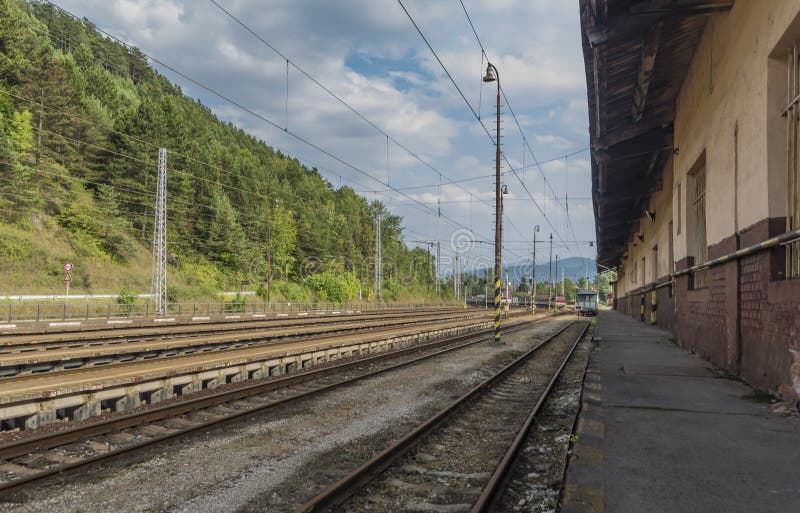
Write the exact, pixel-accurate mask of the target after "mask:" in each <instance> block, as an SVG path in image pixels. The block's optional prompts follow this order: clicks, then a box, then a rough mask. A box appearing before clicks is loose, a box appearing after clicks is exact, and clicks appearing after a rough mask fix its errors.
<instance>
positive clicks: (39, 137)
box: [36, 89, 44, 166]
mask: <svg viewBox="0 0 800 513" xmlns="http://www.w3.org/2000/svg"><path fill="white" fill-rule="evenodd" d="M43 103H44V89H42V90H41V93H40V94H39V104H40V106H39V129H38V130H37V131H36V165H37V166H38V165H39V160H40V158H41V150H42V118H43V117H44V107H42V106H41V104H43Z"/></svg>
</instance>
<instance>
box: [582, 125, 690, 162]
mask: <svg viewBox="0 0 800 513" xmlns="http://www.w3.org/2000/svg"><path fill="white" fill-rule="evenodd" d="M673 147H674V134H673V131H672V126H669V127H665V128H661V129H659V130H653V131H651V132H648V133H647V134H644V135H641V136H639V137H635V138H632V139H629V140H628V141H625V142H624V143H620V144H616V145H614V146H611V147H609V148H607V149H604V150H600V149H594V151H593V153H594V158H595V161H596V162H609V161H612V160H623V159H629V158H635V157H642V156H644V155H650V154H651V153H653V152H654V151H662V150H668V149H672V148H673Z"/></svg>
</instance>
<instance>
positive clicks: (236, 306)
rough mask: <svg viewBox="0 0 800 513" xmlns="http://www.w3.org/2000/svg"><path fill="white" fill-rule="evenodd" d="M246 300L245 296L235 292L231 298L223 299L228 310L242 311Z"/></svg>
mask: <svg viewBox="0 0 800 513" xmlns="http://www.w3.org/2000/svg"><path fill="white" fill-rule="evenodd" d="M246 302H247V300H246V299H245V297H244V296H243V295H241V294H240V293H238V292H237V293H236V296H234V298H233V299H231V300H230V301H225V310H226V311H229V312H243V311H244V304H245V303H246Z"/></svg>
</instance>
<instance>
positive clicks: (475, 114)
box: [397, 0, 562, 239]
mask: <svg viewBox="0 0 800 513" xmlns="http://www.w3.org/2000/svg"><path fill="white" fill-rule="evenodd" d="M397 3H398V4H399V5H400V7H401V8H402V9H403V12H405V14H406V16H407V17H408V19H409V21H410V22H411V24H412V25H413V26H414V28H415V29H416V31H417V33H418V34H419V36H420V37H421V38H422V40H423V41H424V42H425V45H426V46H427V47H428V50H430V52H431V54H433V56H434V58H435V59H436V62H438V63H439V66H440V67H441V68H442V70H443V71H444V73H445V75H447V77H448V78H449V80H450V82H451V83H452V84H453V87H454V88H455V89H456V91H457V92H458V94H459V95H460V96H461V98H462V99H463V100H464V103H466V105H467V107H468V108H469V110H470V112H472V115H473V116H474V117H475V119H477V120H478V123H479V124H480V125H481V127H482V128H483V130H484V132H486V135H487V136H488V137H489V139H490V140H491V141H492V143H494V144H498V145H499V144H500V141H496V140H495V137H494V136H493V135H492V134H491V132H490V131H489V129H488V128H487V127H486V125H485V124H484V122H483V120H481V117H480V115H479V114H478V113H477V112H476V111H475V108H474V107H473V106H472V104H471V103H470V101H469V100H468V99H467V97H466V96H465V95H464V92H463V91H462V90H461V88H460V87H459V85H458V83H457V82H456V81H455V79H454V78H453V75H452V74H451V73H450V71H449V70H448V69H447V66H445V65H444V63H443V62H442V60H441V58H440V57H439V55H438V54H437V53H436V50H434V48H433V46H432V45H431V43H430V41H428V38H427V37H426V36H425V33H424V32H422V29H421V28H420V27H419V25H418V24H417V22H416V20H414V17H413V16H411V13H410V12H409V11H408V9H407V8H406V6H405V5H404V4H403V2H402V0H397ZM501 156H502V158H503V161H504V162H505V163H506V165H508V167H509V169H510V170H511V172H512V173H513V174H514V176H515V177H516V179H517V180H518V181H519V183H520V185H522V188H523V189H524V190H525V192H526V193H527V194H528V197H529V198H530V199H531V201H532V202H533V204H534V206H535V207H536V208H537V210H538V211H539V213H540V214H541V215H542V217H543V218H544V219H545V221H547V224H548V225H549V226H550V228H551V229H552V230H553V233H555V235H556V236H557V237H558V238H559V239H562V236H561V234H560V233H559V231H558V229H557V228H556V227H555V225H554V224H553V223H552V221H551V220H550V218H548V217H547V214H546V213H545V211H544V210H543V209H542V207H541V205H539V202H538V201H536V198H534V197H533V194H531V192H530V190H529V189H528V187H527V185H525V182H524V181H523V180H522V178H520V176H519V174H518V173H517V171H516V169H515V168H514V166H513V165H512V164H511V162H510V161H509V160H508V157H506V155H505V154H504V153H502V152H501Z"/></svg>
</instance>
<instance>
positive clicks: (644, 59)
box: [631, 22, 664, 123]
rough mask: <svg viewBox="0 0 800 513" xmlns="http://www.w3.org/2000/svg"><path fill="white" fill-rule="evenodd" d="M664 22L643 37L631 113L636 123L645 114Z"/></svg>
mask: <svg viewBox="0 0 800 513" xmlns="http://www.w3.org/2000/svg"><path fill="white" fill-rule="evenodd" d="M663 27H664V23H663V22H658V23H656V24H655V25H653V26H652V27H650V29H649V30H648V31H647V33H646V34H645V36H644V38H643V39H642V56H641V62H640V63H639V73H638V74H637V79H636V85H635V88H634V90H633V106H632V108H631V115H632V116H633V121H634V123H638V122H639V121H640V120H641V119H642V116H643V115H644V107H645V104H646V103H647V92H648V91H649V90H650V81H651V80H652V78H653V67H655V64H656V57H657V56H658V43H659V41H660V40H661V29H662V28H663Z"/></svg>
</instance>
